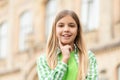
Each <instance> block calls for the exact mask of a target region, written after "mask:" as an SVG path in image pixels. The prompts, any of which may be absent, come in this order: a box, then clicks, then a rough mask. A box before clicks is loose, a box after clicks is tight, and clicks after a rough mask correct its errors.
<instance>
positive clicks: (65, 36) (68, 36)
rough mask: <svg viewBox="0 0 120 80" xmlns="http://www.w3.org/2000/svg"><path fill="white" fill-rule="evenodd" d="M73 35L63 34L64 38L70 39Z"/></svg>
mask: <svg viewBox="0 0 120 80" xmlns="http://www.w3.org/2000/svg"><path fill="white" fill-rule="evenodd" d="M71 36H72V35H62V37H63V38H65V39H69V38H70V37H71Z"/></svg>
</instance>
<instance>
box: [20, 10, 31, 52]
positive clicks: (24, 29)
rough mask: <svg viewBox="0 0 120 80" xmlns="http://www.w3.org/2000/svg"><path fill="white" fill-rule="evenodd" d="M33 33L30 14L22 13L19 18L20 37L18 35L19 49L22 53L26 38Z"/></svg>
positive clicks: (27, 12)
mask: <svg viewBox="0 0 120 80" xmlns="http://www.w3.org/2000/svg"><path fill="white" fill-rule="evenodd" d="M32 32H33V22H32V13H31V12H29V11H26V12H24V13H23V14H22V15H21V16H20V35H19V49H20V50H21V51H24V50H25V49H26V45H25V43H26V36H27V35H28V34H30V33H32Z"/></svg>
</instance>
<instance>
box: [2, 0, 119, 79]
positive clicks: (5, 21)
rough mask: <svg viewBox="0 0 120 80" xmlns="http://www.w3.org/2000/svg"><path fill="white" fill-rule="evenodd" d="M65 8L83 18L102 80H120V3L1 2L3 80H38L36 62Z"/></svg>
mask: <svg viewBox="0 0 120 80" xmlns="http://www.w3.org/2000/svg"><path fill="white" fill-rule="evenodd" d="M64 9H69V10H74V11H75V12H76V13H77V14H78V16H79V18H80V21H81V25H82V28H83V31H84V37H85V41H86V45H87V48H88V49H90V50H92V51H93V52H94V53H95V56H96V58H97V63H98V71H99V80H120V0H0V80H38V76H37V73H36V59H37V57H39V55H40V54H41V53H44V52H45V46H46V41H47V38H48V35H49V34H50V31H51V25H52V22H53V20H54V17H55V15H56V14H57V13H58V12H59V11H61V10H64Z"/></svg>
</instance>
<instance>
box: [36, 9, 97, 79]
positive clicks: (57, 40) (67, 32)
mask: <svg viewBox="0 0 120 80" xmlns="http://www.w3.org/2000/svg"><path fill="white" fill-rule="evenodd" d="M37 72H38V77H39V80H97V77H98V75H97V63H96V58H95V56H94V54H93V53H92V52H91V51H87V50H86V47H85V44H84V41H83V34H82V28H81V25H80V21H79V18H78V16H77V14H76V13H75V12H74V11H71V10H63V11H61V12H60V13H59V14H58V15H57V16H56V18H55V21H54V23H53V26H52V32H51V35H50V37H49V40H48V44H47V48H46V54H43V55H41V56H40V57H39V58H38V60H37Z"/></svg>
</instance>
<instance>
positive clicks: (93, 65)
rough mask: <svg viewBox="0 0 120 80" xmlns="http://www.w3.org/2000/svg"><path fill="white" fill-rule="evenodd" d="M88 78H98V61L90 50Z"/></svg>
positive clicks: (87, 79) (91, 79) (92, 79)
mask: <svg viewBox="0 0 120 80" xmlns="http://www.w3.org/2000/svg"><path fill="white" fill-rule="evenodd" d="M88 68H89V69H88V74H87V78H86V80H98V71H97V62H96V58H95V55H94V54H93V53H92V52H89V67H88Z"/></svg>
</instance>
